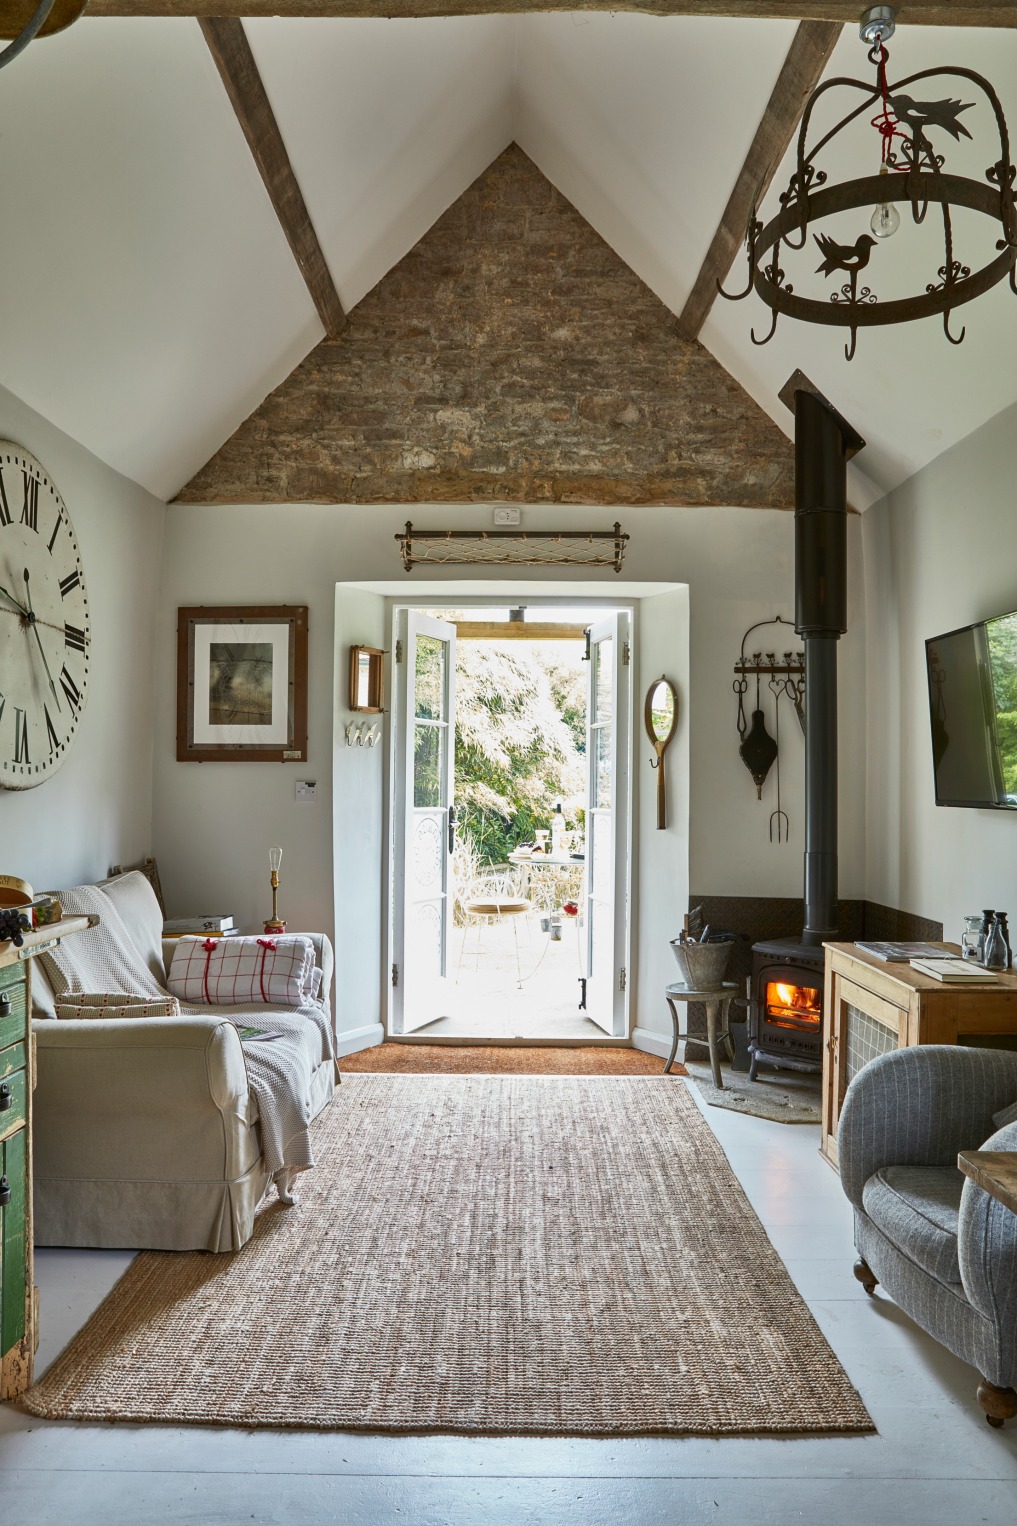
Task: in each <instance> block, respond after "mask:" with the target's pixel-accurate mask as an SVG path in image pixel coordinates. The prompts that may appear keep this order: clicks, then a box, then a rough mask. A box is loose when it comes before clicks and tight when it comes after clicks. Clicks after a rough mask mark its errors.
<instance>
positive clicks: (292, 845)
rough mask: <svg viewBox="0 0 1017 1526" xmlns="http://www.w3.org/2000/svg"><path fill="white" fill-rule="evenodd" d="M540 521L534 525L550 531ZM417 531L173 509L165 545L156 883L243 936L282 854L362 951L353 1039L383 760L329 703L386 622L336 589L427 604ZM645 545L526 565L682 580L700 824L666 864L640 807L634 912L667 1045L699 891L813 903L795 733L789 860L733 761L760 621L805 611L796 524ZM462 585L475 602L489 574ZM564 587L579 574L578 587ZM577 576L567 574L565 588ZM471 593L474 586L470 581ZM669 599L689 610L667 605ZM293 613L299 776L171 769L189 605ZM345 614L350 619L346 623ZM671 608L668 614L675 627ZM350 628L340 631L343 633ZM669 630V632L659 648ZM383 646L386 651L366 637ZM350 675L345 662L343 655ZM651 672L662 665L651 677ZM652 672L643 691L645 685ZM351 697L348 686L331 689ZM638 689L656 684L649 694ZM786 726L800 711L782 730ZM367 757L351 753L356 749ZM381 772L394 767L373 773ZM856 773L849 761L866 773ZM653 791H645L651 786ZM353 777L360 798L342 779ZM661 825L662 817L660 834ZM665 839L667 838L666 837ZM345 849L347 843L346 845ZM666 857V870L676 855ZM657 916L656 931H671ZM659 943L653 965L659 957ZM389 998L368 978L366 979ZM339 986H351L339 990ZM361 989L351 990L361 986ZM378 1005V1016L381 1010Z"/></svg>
mask: <svg viewBox="0 0 1017 1526" xmlns="http://www.w3.org/2000/svg"><path fill="white" fill-rule="evenodd" d="M538 516H539V519H538ZM417 517H418V519H420V520H421V521H422V523H424V524H427V525H432V526H437V527H440V528H443V529H444V528H451V529H457V528H458V529H465V528H471V527H472V528H476V527H478V526H479V525H486V524H487V523H488V522H489V521H488V515H487V511H486V510H484V509H479V508H476V507H473V508H471V507H465V506H462V505H460V506H456V507H451V508H446V507H440V506H436V507H434V508H432V509H429V510H427V511H424V510H421V511H419V513H418V515H417ZM615 517H616V511H615V510H613V509H600V510H591V509H587V508H581V507H573V506H561V507H556V508H555V509H554V510H549V509H547V508H543V509H540V510H535V509H531V510H524V511H523V520H524V527H525V524H526V523H527V522H529V523H530V524H531V525H535V524H536V523H538V522H539V523H540V524H541V525H542V527H544V528H546V527H548V526H549V525H550V524H551V523H552V522H553V524H554V525H555V526H556V527H559V526H560V527H561V528H562V529H568V528H572V527H574V528H594V529H595V528H604V529H607V528H609V527H610V526H611V525H612V524H613V523H614V519H615ZM405 518H406V510H405V508H378V507H355V508H350V507H346V508H343V507H322V506H299V505H298V506H290V507H288V508H286V509H284V510H280V509H275V508H272V507H269V506H264V505H262V506H255V507H225V508H224V507H218V508H210V507H201V506H193V505H173V506H171V507H170V509H169V510H168V512H167V530H166V546H165V555H164V560H163V576H162V587H161V594H160V609H159V620H158V642H159V659H158V661H159V666H158V685H157V687H158V692H159V694H160V695H161V696H162V699H161V702H160V704H159V706H158V708H157V714H156V761H155V830H154V839H155V845H156V850H157V853H158V855H159V861H160V867H161V870H162V874H163V883H164V885H165V887H166V891H167V896H168V899H169V903H170V910H171V915H172V914H173V913H175V912H179V913H182V912H185V911H187V910H195V909H197V907H198V904H199V903H200V905H201V907H205V906H209V907H214V908H219V907H222V908H223V909H229V910H232V911H233V912H234V913H235V914H237V915H238V916H239V919H240V921H241V923H242V925H245V926H246V927H248V928H256V927H257V926H258V925H259V924H260V922H261V921H262V920H263V918H264V917H265V916H266V915H267V911H268V878H267V851H268V848H269V847H270V846H271V844H272V843H275V842H278V843H280V844H281V845H282V847H283V849H284V855H285V856H284V859H283V874H282V882H283V884H282V893H281V898H280V905H281V910H282V914H283V915H284V916H286V917H287V918H288V919H289V922H290V926H291V927H298V926H303V927H316V928H320V929H321V930H323V931H326V932H328V933H329V935H330V936H332V937H333V941H334V942H337V943H338V945H339V946H340V947H341V948H345V949H346V950H347V951H348V953H347V955H346V956H344V957H343V958H342V959H341V960H340V962H339V964H338V965H337V1023H338V1026H339V1029H340V1032H341V1033H345V1032H349V1031H351V1030H354V1029H357V1028H360V1027H362V1026H364V1024H365V1023H370V1022H371V1021H373V1020H374V1014H376V1013H377V1012H378V1011H380V1004H381V1003H380V997H381V984H380V982H381V978H382V975H383V971H382V969H381V960H380V952H379V948H378V945H377V944H376V943H375V942H373V941H372V942H371V943H370V944H369V945H366V946H365V943H364V937H365V936H366V931H365V930H366V929H367V928H368V927H370V926H372V925H373V924H372V923H371V922H370V918H371V917H373V916H375V915H376V916H377V921H378V924H379V926H380V924H381V922H382V890H381V885H382V878H381V876H382V858H383V844H382V841H381V831H380V818H377V819H378V822H379V825H378V830H377V831H375V829H374V820H373V819H372V816H373V811H374V801H375V799H376V794H375V791H376V790H377V789H378V788H380V769H378V771H377V776H375V775H371V774H368V773H366V772H365V771H364V770H363V769H362V768H361V765H362V764H365V763H366V764H367V765H368V767H371V766H376V764H375V765H372V761H371V760H370V759H368V758H364V757H359V756H351V755H350V750H348V749H346V748H345V746H336V745H335V744H336V738H335V736H334V731H333V727H334V699H335V697H336V695H337V693H338V694H339V696H340V698H341V702H342V707H343V708H342V715H343V717H344V718H345V715H346V711H345V682H346V677H345V659H346V647H347V646H348V644H349V642H350V641H354V640H360V641H365V642H367V641H370V642H371V644H375V645H384V644H385V640H384V638H383V636H381V634H380V631H381V626H380V625H378V624H377V623H375V613H376V610H375V608H374V607H373V606H370V605H367V604H363V603H361V602H359V600H355V599H354V598H353V592H352V591H350V590H345V591H344V590H342V589H340V590H339V591H338V593H337V589H336V585H337V584H342V583H347V582H355V583H370V584H373V585H374V587H373V590H364V591H362V592H366V593H368V594H370V595H371V596H372V597H373V596H374V595H377V594H379V593H380V592H381V589H380V588H379V586H378V585H379V584H383V585H384V587H385V591H393V590H392V589H391V586H390V585H392V584H395V585H396V586H397V588H398V590H399V591H400V593H404V592H406V593H409V592H411V591H412V590H414V589H415V588H417V589H419V588H421V587H422V586H423V584H424V583H425V582H427V581H433V580H434V574H433V573H432V574H430V575H429V574H428V573H427V572H426V571H425V570H424V569H420V570H418V571H416V572H414V573H412V574H409V575H404V574H402V573H401V572H400V569H399V562H398V558H397V549H396V546H395V542H394V540H393V537H394V535H395V534H396V532H397V531H398V530H399V529H401V528H402V525H403V523H404V522H405ZM624 528H625V529H627V530H628V531H629V532H630V533H631V536H632V539H631V542H630V546H629V552H628V556H627V558H626V563H625V570H624V580H623V579H621V578H618V577H616V576H615V574H614V573H612V572H610V571H605V572H604V573H603V574H602V575H601V576H600V577H597V578H595V580H594V579H593V578H592V576H591V573H590V572H589V570H587V569H582V568H575V569H559V568H553V569H548V573H549V574H551V575H552V576H550V577H542V575H541V573H540V572H539V571H536V570H534V569H527V571H526V578H525V581H526V582H527V583H528V584H529V585H530V586H531V587H532V586H539V584H540V583H541V582H542V581H543V582H551V581H553V582H554V583H555V584H557V585H560V584H561V583H562V582H567V583H570V584H571V583H575V584H576V585H580V584H581V585H582V591H583V594H584V596H585V595H586V594H587V593H588V591H589V588H590V586H591V582H592V583H593V584H594V586H596V587H597V588H598V589H600V590H601V591H602V595H603V596H604V597H607V598H612V597H614V598H621V597H622V596H623V594H624V595H625V596H629V597H631V596H633V594H634V595H635V596H638V594H639V591H640V588H641V587H645V589H646V591H647V593H648V594H651V595H653V596H656V595H658V594H660V593H661V587H662V585H664V584H666V583H669V582H670V583H684V584H687V585H688V590H689V592H688V600H689V648H688V664H689V666H688V679H687V682H685V683H684V684H682V689H683V692H682V703H683V715H684V717H685V719H684V720H683V723H682V727H681V729H680V731H679V735H678V738H677V739H676V741H675V744H674V749H673V750H672V751H673V757H674V758H675V759H678V758H680V757H681V755H682V749H684V748H687V749H688V759H689V778H690V786H689V787H690V795H689V805H688V809H689V812H690V817H691V819H690V823H689V834H688V850H687V852H686V847H685V838H684V835H683V832H684V829H682V830H681V831H679V830H678V829H677V828H676V829H675V831H674V837H673V847H669V848H668V849H667V850H666V861H661V860H660V855H661V854H662V853H665V850H664V848H663V847H662V846H659V845H658V843H657V841H656V837H657V836H658V835H661V834H656V831H655V827H654V828H653V829H652V833H653V836H652V840H648V838H649V837H650V833H649V832H648V831H647V830H646V818H645V812H646V809H647V807H646V805H645V802H644V803H643V804H642V805H641V806H640V807H639V810H640V815H641V820H642V831H641V842H640V854H641V857H640V865H641V866H642V867H641V868H640V869H639V870H638V874H639V878H638V879H637V881H636V884H637V893H638V898H639V909H640V912H642V910H643V908H644V907H645V908H646V909H647V916H648V926H649V927H650V928H652V936H651V937H650V938H648V939H646V940H644V943H645V947H646V949H647V952H646V956H645V962H644V960H643V958H642V956H641V958H640V963H639V966H638V968H637V992H638V995H637V1002H638V1011H636V1012H634V1019H635V1020H636V1021H638V1022H639V1024H641V1025H642V1024H651V1025H652V1026H654V1027H655V1028H659V1029H661V1031H663V1029H662V1026H661V1022H660V1015H659V1012H658V1010H657V1009H658V1007H659V1005H660V1003H659V1001H658V999H657V996H656V994H655V993H656V989H657V987H658V986H659V985H660V983H661V982H662V979H663V978H664V972H665V971H668V973H669V968H668V961H669V960H670V958H671V955H670V950H669V949H667V947H666V940H667V938H668V937H671V936H673V935H674V931H673V929H674V925H675V924H674V918H678V922H677V925H680V908H681V909H684V904H685V898H686V896H687V891H688V886H689V884H690V883H691V885H692V886H693V888H695V889H696V890H697V891H702V892H704V893H710V894H737V895H749V894H759V895H799V894H800V893H801V887H802V849H803V843H802V794H801V759H802V744H801V737H800V735H799V734H797V733H796V732H795V731H794V730H793V729H792V728H791V727H789V728H788V732H789V736H788V738H787V745H786V746H785V759H786V760H788V767H787V768H786V769H785V773H784V777H783V780H782V783H783V788H784V794H785V805H786V808H787V810H788V812H789V814H790V816H791V821H792V836H791V841H790V843H788V844H787V845H786V846H779V847H778V846H776V845H771V843H770V841H769V837H768V833H767V822H768V818H769V814H770V811H771V810H772V808H773V804H774V800H773V798H772V797H773V793H774V789H773V784H772V782H771V783H770V784H769V786H768V789H767V791H766V792H764V793H765V796H766V798H765V800H764V802H763V803H762V804H760V803H758V802H757V801H756V797H755V790H754V787H753V785H752V782H751V780H750V778H749V776H748V774H747V772H746V770H745V767H744V765H743V764H742V763H741V761H740V760H739V758H738V753H737V742H738V738H737V733H736V730H735V699H734V696H733V694H732V692H731V679H732V672H731V668H732V664H733V663H734V661H735V658H736V657H737V654H738V643H739V641H740V639H741V635H742V632H743V631H744V630H745V628H746V626H748V625H751V624H752V623H753V622H754V621H756V620H760V619H763V618H766V617H767V616H769V615H772V614H774V613H776V612H778V611H779V612H781V613H783V614H785V615H788V616H790V615H791V614H792V578H793V525H792V519H791V516H790V515H788V514H782V513H778V512H776V511H765V510H744V509H721V510H708V509H657V508H654V509H637V510H633V511H632V512H631V513H630V514H628V515H627V516H625V517H624ZM849 541H850V545H851V579H852V586H853V589H857V586H858V578H859V571H860V558H859V555H858V543H859V529H858V525H857V523H856V522H853V523H852V526H851V532H850V535H849ZM485 570H486V571H488V572H489V575H490V576H491V578H493V579H496V580H497V581H498V582H501V583H507V584H513V585H516V586H517V587H518V585H519V584H520V583H521V581H524V580H522V579H521V578H520V574H519V572H518V571H516V570H513V569H511V568H491V569H485ZM457 571H458V572H460V573H461V574H462V575H463V576H462V579H461V581H462V583H463V588H464V591H465V589H466V585H467V584H469V582H470V581H471V579H473V578H475V576H476V569H475V568H469V567H467V568H461V569H442V570H441V575H442V576H443V577H444V576H445V575H446V574H449V575H454V573H455V572H457ZM563 574H564V575H563ZM568 574H571V576H569V575H568ZM455 581H457V583H458V582H459V581H460V579H455ZM667 597H674V596H673V595H668V596H667ZM200 603H206V604H212V603H215V604H229V603H235V604H241V603H292V604H298V603H300V604H307V605H309V607H310V630H309V684H310V707H309V708H310V739H309V757H308V761H307V763H306V764H266V763H221V764H212V763H204V764H196V763H177V762H176V760H175V720H174V707H173V695H174V693H175V672H174V668H175V651H176V649H175V630H176V610H177V608H178V606H180V605H184V604H200ZM337 608H339V609H340V614H339V616H338V617H337V615H336V609H337ZM647 610H648V620H647V632H648V635H647V638H646V641H647V644H646V645H645V646H642V647H640V649H639V652H638V659H639V663H640V676H639V679H638V684H639V685H640V686H641V687H645V682H648V681H649V677H655V676H656V675H657V674H658V673H660V672H661V671H664V670H666V671H668V672H669V673H670V672H672V671H675V672H676V673H677V674H678V675H679V681H681V680H680V674H681V671H682V664H683V662H684V661H685V653H684V650H683V644H682V641H681V638H680V637H676V638H674V648H673V650H669V649H668V644H667V639H664V633H665V632H666V630H667V629H668V620H667V619H665V616H666V614H667V611H665V610H664V609H663V607H662V608H661V610H660V611H659V612H656V613H655V612H654V611H653V608H652V606H650V605H648V606H647ZM860 610H861V602H860V591H859V592H858V593H853V597H852V615H851V619H852V630H851V632H850V634H849V636H848V637H847V638H845V640H844V641H843V642H842V661H841V672H842V708H841V714H842V718H843V721H844V725H843V738H844V740H843V743H842V756H843V759H844V763H845V768H844V776H843V788H842V799H841V865H842V868H841V891H842V894H844V895H861V894H862V887H863V883H864V847H863V830H862V829H863V822H864V789H865V780H864V772H863V770H862V768H861V767H860V760H861V757H862V756H863V749H862V747H861V746H860V745H859V741H858V738H859V737H860V736H861V735H862V734H863V727H864V693H863V678H864V652H865V642H864V637H863V632H862V629H861V620H860ZM674 613H675V611H674V610H672V611H671V615H672V616H673V615H674ZM337 618H338V621H339V624H338V626H337V625H336V622H337ZM655 632H656V634H654V633H655ZM372 635H373V638H374V639H372ZM336 644H338V647H339V667H338V670H336V668H335V661H334V658H335V646H336ZM644 669H647V670H649V677H645V673H644ZM644 678H645V682H644ZM337 683H338V684H339V685H340V688H339V689H338V690H337V688H336V685H337ZM640 695H641V690H640ZM789 714H790V712H785V719H787V717H788V715H789ZM354 751H355V750H354ZM645 752H646V749H645V747H643V748H642V749H640V748H639V746H638V744H637V750H636V758H637V776H638V778H639V779H640V782H641V783H645V785H646V787H647V788H648V789H649V790H650V791H651V793H652V790H653V788H654V783H653V779H652V774H651V772H650V770H649V768H648V766H645V756H644V755H645ZM376 762H380V759H377V760H376ZM852 764H854V765H855V766H853V767H852ZM644 776H646V777H645V778H644ZM298 778H314V779H317V781H318V798H317V800H316V801H315V802H314V804H312V805H299V804H297V803H296V801H295V799H294V784H295V781H296V780H297V779H298ZM333 778H334V781H335V784H336V786H337V790H338V795H339V802H340V803H339V805H338V806H337V812H336V821H335V823H334V835H333V822H332V820H331V815H330V798H331V795H332V789H333ZM346 781H348V783H349V790H348V793H347V791H346V789H345V788H344V787H340V786H342V785H344V783H345V782H346ZM671 783H672V799H673V800H674V801H675V804H676V810H677V811H679V812H680V811H681V810H682V792H681V782H680V779H677V778H676V768H675V763H674V762H672V765H671ZM649 819H650V820H653V817H652V814H651V816H650V818H649ZM663 835H666V837H667V839H668V841H669V843H671V842H672V833H671V832H670V831H669V832H668V833H667V834H663ZM333 843H334V846H333ZM672 854H673V857H672V856H671V855H672ZM334 888H335V893H336V895H337V898H338V902H337V903H338V905H339V906H340V908H341V917H342V920H343V923H344V925H343V928H342V932H341V935H340V937H339V938H338V939H337V938H336V937H335V933H336V929H335V925H334V921H333V915H332V898H333V890H334ZM658 922H659V926H658ZM651 949H652V952H651V951H650V950H651ZM375 981H376V982H377V983H376V984H372V982H375ZM344 982H346V984H344ZM349 982H352V984H350V983H349ZM372 1009H373V1011H372Z"/></svg>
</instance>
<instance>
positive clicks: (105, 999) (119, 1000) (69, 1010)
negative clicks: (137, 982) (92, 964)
mask: <svg viewBox="0 0 1017 1526" xmlns="http://www.w3.org/2000/svg"><path fill="white" fill-rule="evenodd" d="M56 1015H57V1017H59V1018H62V1019H63V1020H64V1021H71V1022H76V1021H80V1020H81V1019H82V1018H91V1017H179V1016H180V1003H179V1002H178V1001H177V999H176V997H175V996H168V997H167V998H166V1000H165V1001H147V1000H146V999H145V997H144V996H125V995H124V993H123V992H122V991H115V992H113V991H78V992H75V993H74V995H73V997H72V998H71V999H70V1000H68V1001H58V1002H57V1003H56Z"/></svg>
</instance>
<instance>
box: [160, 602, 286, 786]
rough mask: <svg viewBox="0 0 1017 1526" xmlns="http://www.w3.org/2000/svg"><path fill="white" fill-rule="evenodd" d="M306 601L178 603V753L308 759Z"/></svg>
mask: <svg viewBox="0 0 1017 1526" xmlns="http://www.w3.org/2000/svg"><path fill="white" fill-rule="evenodd" d="M307 623H308V622H307V605H306V604H243V605H229V604H227V605H209V604H202V605H196V606H189V607H184V608H180V609H178V610H177V761H178V762H179V763H303V762H306V760H307Z"/></svg>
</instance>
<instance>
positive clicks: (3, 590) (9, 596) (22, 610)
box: [0, 588, 28, 615]
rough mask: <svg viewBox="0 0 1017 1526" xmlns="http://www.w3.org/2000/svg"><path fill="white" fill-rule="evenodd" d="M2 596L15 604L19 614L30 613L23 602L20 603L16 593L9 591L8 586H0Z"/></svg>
mask: <svg viewBox="0 0 1017 1526" xmlns="http://www.w3.org/2000/svg"><path fill="white" fill-rule="evenodd" d="M0 597H3V598H5V599H6V600H7V602H8V604H13V605H14V608H15V609H16V610H17V612H18V614H19V615H27V614H28V610H27V609H26V608H25V606H24V605H23V604H19V603H18V601H17V599H16V598H15V597H14V595H13V594H11V593H8V592H7V590H6V588H0Z"/></svg>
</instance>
